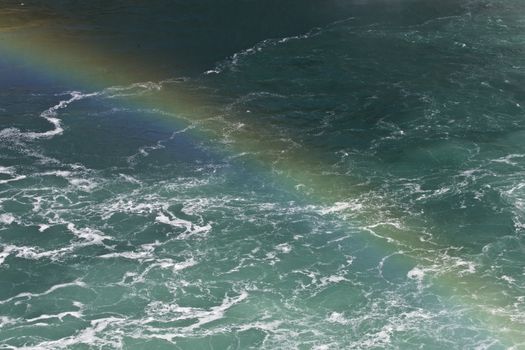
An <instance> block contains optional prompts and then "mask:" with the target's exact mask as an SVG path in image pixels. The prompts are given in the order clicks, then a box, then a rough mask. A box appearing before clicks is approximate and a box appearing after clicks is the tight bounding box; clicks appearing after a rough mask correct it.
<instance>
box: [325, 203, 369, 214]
mask: <svg viewBox="0 0 525 350" xmlns="http://www.w3.org/2000/svg"><path fill="white" fill-rule="evenodd" d="M362 208H363V205H362V204H361V203H355V202H336V203H335V204H334V205H332V206H331V207H328V208H324V209H321V210H320V211H319V213H321V215H328V214H334V213H338V212H341V211H345V210H352V211H357V210H360V209H362Z"/></svg>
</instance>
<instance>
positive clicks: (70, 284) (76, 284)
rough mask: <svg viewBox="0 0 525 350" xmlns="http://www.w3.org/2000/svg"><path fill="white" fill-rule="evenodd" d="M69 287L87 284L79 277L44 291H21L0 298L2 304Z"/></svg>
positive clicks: (83, 286)
mask: <svg viewBox="0 0 525 350" xmlns="http://www.w3.org/2000/svg"><path fill="white" fill-rule="evenodd" d="M68 287H82V288H85V287H86V284H85V283H84V282H82V281H81V280H80V279H77V280H75V281H73V282H68V283H61V284H55V285H54V286H52V287H51V288H49V289H47V290H46V291H44V292H42V293H29V292H23V293H19V294H17V295H15V296H13V297H10V298H8V299H4V300H0V305H1V304H5V303H8V302H11V301H13V300H17V299H32V298H36V297H41V296H44V295H48V294H51V293H53V292H54V291H56V290H59V289H63V288H68Z"/></svg>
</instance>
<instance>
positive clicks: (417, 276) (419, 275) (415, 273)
mask: <svg viewBox="0 0 525 350" xmlns="http://www.w3.org/2000/svg"><path fill="white" fill-rule="evenodd" d="M407 277H408V278H410V279H411V280H416V281H417V282H418V283H421V282H422V281H423V278H424V277H425V271H424V270H423V269H420V268H419V267H414V268H413V269H412V270H410V271H408V273H407Z"/></svg>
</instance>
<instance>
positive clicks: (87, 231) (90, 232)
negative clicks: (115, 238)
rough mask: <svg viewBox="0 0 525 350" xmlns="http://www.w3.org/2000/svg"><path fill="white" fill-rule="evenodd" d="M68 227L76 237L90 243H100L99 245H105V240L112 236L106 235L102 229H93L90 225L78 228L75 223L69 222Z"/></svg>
mask: <svg viewBox="0 0 525 350" xmlns="http://www.w3.org/2000/svg"><path fill="white" fill-rule="evenodd" d="M67 229H68V230H69V231H70V232H71V233H73V234H74V235H75V236H76V237H78V238H80V239H82V240H84V241H86V242H88V243H90V244H98V245H104V240H106V239H108V240H109V239H111V237H110V236H106V235H104V234H103V233H102V232H101V231H99V230H95V229H91V228H88V227H85V228H81V229H77V228H76V226H75V224H73V223H68V224H67Z"/></svg>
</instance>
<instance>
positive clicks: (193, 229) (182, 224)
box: [155, 212, 212, 239]
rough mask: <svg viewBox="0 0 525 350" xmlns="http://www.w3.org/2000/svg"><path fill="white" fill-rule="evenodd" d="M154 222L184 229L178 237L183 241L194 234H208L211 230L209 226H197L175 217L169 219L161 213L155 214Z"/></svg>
mask: <svg viewBox="0 0 525 350" xmlns="http://www.w3.org/2000/svg"><path fill="white" fill-rule="evenodd" d="M155 221H157V222H159V223H162V224H166V225H170V226H172V227H176V228H182V229H184V232H183V233H182V234H181V236H180V238H181V239H185V238H187V237H189V236H192V235H195V234H201V233H208V232H209V231H210V230H211V228H212V227H211V225H210V224H206V225H203V226H199V225H196V224H194V223H192V222H191V221H188V220H183V219H179V218H176V217H173V218H170V217H168V216H166V215H165V214H164V213H162V212H159V213H158V214H157V217H156V218H155Z"/></svg>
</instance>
